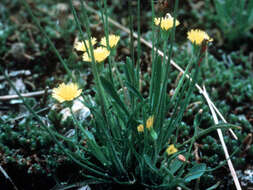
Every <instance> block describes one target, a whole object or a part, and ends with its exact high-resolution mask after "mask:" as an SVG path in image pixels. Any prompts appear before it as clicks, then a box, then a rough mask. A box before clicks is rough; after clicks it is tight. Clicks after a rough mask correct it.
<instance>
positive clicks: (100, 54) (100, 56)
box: [83, 47, 110, 63]
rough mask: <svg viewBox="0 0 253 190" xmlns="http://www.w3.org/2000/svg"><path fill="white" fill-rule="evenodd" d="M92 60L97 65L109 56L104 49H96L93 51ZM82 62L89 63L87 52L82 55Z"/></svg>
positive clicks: (108, 52) (89, 58)
mask: <svg viewBox="0 0 253 190" xmlns="http://www.w3.org/2000/svg"><path fill="white" fill-rule="evenodd" d="M93 53H94V58H95V61H96V62H97V63H100V62H102V61H104V60H105V59H106V58H107V57H108V56H109V55H110V51H108V50H107V49H106V48H105V47H98V48H96V49H94V50H93ZM83 61H87V62H91V61H92V60H91V57H90V56H89V55H88V53H87V52H85V53H84V54H83Z"/></svg>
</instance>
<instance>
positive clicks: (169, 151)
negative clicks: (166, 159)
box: [166, 144, 178, 155]
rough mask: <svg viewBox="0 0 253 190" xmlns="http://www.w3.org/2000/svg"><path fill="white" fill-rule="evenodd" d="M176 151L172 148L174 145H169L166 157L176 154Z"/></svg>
mask: <svg viewBox="0 0 253 190" xmlns="http://www.w3.org/2000/svg"><path fill="white" fill-rule="evenodd" d="M177 151H178V150H177V148H176V147H175V146H174V144H172V145H170V146H169V147H168V148H167V149H166V152H167V154H168V155H171V154H174V153H176V152H177Z"/></svg>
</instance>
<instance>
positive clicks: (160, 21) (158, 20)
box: [154, 13, 180, 30]
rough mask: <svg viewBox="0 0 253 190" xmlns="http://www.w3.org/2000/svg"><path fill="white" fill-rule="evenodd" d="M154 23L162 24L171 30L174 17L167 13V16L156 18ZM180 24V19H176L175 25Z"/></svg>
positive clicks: (163, 27)
mask: <svg viewBox="0 0 253 190" xmlns="http://www.w3.org/2000/svg"><path fill="white" fill-rule="evenodd" d="M154 23H155V25H157V26H160V27H161V29H163V30H169V29H171V28H172V27H173V23H174V18H173V17H172V16H171V15H170V14H169V13H167V15H166V16H165V17H161V18H155V19H154ZM179 24H180V23H179V21H178V20H176V23H175V26H178V25H179Z"/></svg>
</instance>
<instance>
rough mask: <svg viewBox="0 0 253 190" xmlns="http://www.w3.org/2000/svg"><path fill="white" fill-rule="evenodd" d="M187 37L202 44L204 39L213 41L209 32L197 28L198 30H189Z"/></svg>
mask: <svg viewBox="0 0 253 190" xmlns="http://www.w3.org/2000/svg"><path fill="white" fill-rule="evenodd" d="M187 38H188V39H189V40H190V41H191V42H192V43H195V44H197V45H200V44H202V42H203V41H204V40H207V41H208V42H212V41H213V39H212V38H210V37H209V36H208V34H207V33H206V32H204V31H202V30H199V29H196V30H190V31H189V32H187Z"/></svg>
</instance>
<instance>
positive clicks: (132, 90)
mask: <svg viewBox="0 0 253 190" xmlns="http://www.w3.org/2000/svg"><path fill="white" fill-rule="evenodd" d="M126 87H127V89H128V90H129V92H131V93H132V94H134V95H135V96H137V97H138V98H139V99H140V100H141V101H142V102H143V100H144V98H143V97H142V95H141V93H140V92H139V91H138V90H137V89H136V88H135V87H134V86H133V85H131V84H130V83H129V82H126Z"/></svg>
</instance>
